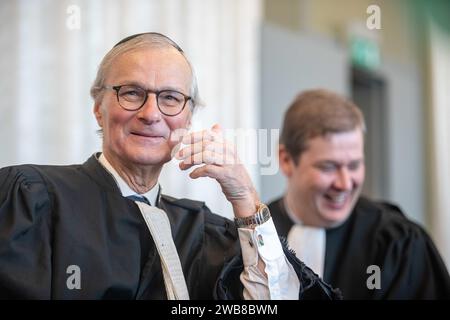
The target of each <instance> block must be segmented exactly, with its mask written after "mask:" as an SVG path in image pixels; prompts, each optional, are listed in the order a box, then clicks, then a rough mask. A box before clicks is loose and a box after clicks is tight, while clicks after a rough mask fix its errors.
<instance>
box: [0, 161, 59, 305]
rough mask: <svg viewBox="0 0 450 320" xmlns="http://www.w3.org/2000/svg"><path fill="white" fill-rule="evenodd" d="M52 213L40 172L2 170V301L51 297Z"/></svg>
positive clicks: (18, 168)
mask: <svg viewBox="0 0 450 320" xmlns="http://www.w3.org/2000/svg"><path fill="white" fill-rule="evenodd" d="M50 212H51V208H50V199H49V195H48V192H47V189H46V186H45V184H44V182H43V180H42V179H41V177H40V176H39V174H38V173H37V171H35V170H34V169H33V168H32V167H30V166H20V167H6V168H3V169H0V299H17V298H19V299H50V298H51V293H50V292H51V246H50V243H51V239H50V238H51V233H50V226H49V225H50V221H49V220H50V219H49V218H50Z"/></svg>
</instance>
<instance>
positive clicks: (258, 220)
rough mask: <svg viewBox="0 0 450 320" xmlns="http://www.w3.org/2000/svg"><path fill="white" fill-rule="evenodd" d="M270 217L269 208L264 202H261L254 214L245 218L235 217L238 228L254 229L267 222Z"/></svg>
mask: <svg viewBox="0 0 450 320" xmlns="http://www.w3.org/2000/svg"><path fill="white" fill-rule="evenodd" d="M269 219H270V210H269V208H268V207H267V206H266V205H265V204H264V203H260V204H259V205H258V209H257V211H256V213H255V214H254V215H252V216H249V217H245V218H234V223H235V224H236V227H238V228H250V229H254V228H255V227H257V226H259V225H262V224H263V223H264V222H267V221H268V220H269Z"/></svg>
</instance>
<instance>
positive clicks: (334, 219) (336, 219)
mask: <svg viewBox="0 0 450 320" xmlns="http://www.w3.org/2000/svg"><path fill="white" fill-rule="evenodd" d="M349 215H350V209H349V208H345V209H341V210H324V211H323V212H322V214H321V218H322V221H323V224H324V226H325V227H326V228H334V227H337V226H340V225H341V224H343V223H344V222H345V221H346V220H347V218H348V217H349Z"/></svg>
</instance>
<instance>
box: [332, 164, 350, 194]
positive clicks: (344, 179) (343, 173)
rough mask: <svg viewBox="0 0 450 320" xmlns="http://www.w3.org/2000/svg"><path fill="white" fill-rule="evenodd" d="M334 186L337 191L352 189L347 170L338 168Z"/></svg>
mask: <svg viewBox="0 0 450 320" xmlns="http://www.w3.org/2000/svg"><path fill="white" fill-rule="evenodd" d="M334 186H335V187H336V188H337V189H339V190H346V191H347V190H351V189H352V187H353V182H352V177H351V175H350V173H349V171H348V169H347V168H344V167H343V168H340V169H339V170H338V172H337V177H336V180H335V183H334Z"/></svg>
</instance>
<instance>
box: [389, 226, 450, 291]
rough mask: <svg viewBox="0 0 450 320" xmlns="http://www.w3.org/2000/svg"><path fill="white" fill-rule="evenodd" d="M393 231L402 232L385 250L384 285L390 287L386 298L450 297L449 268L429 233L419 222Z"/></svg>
mask: <svg viewBox="0 0 450 320" xmlns="http://www.w3.org/2000/svg"><path fill="white" fill-rule="evenodd" d="M390 232H392V233H394V232H395V233H401V234H400V235H399V236H398V239H399V240H398V241H395V242H394V241H392V242H391V243H390V245H388V246H387V249H386V251H385V257H384V262H385V263H384V265H383V266H382V267H381V270H382V275H383V276H382V278H381V287H382V289H384V288H383V285H387V286H388V287H387V288H385V290H383V291H384V292H385V296H384V297H383V298H385V299H405V298H407V299H450V277H449V274H448V271H447V269H446V267H445V264H444V262H443V260H442V258H441V257H440V255H439V253H438V251H437V249H436V247H435V246H434V244H433V241H432V240H431V239H430V237H429V236H428V234H427V233H426V232H425V231H424V230H423V229H422V228H421V227H419V226H417V225H415V224H414V225H413V224H411V225H410V226H407V227H404V228H397V229H396V230H390ZM382 241H383V240H382V239H380V242H382ZM383 269H384V270H390V271H391V272H383Z"/></svg>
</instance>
